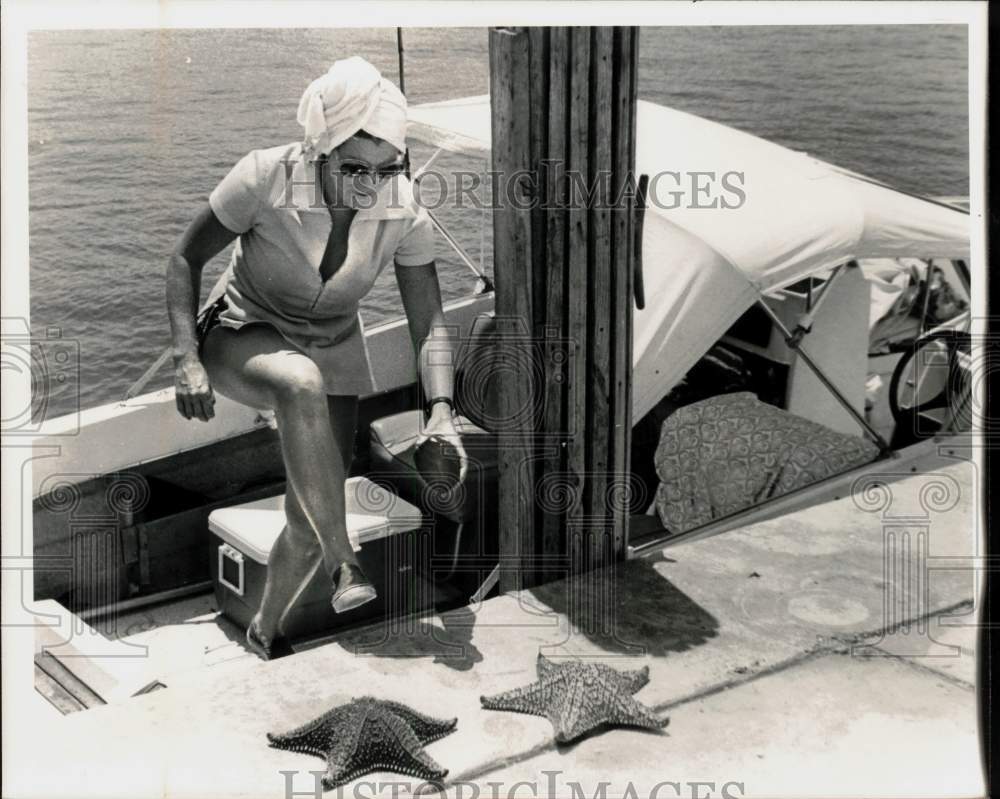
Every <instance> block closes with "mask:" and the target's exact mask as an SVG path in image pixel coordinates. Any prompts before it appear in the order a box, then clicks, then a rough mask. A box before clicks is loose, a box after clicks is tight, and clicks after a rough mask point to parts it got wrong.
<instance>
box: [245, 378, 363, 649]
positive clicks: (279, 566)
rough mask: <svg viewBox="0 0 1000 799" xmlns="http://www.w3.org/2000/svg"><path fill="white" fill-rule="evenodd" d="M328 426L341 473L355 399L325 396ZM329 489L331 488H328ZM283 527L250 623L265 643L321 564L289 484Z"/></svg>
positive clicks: (315, 539) (348, 454)
mask: <svg viewBox="0 0 1000 799" xmlns="http://www.w3.org/2000/svg"><path fill="white" fill-rule="evenodd" d="M327 408H328V410H329V414H330V426H331V428H332V429H333V437H334V440H335V441H336V442H337V446H338V449H339V450H340V452H341V454H342V456H343V459H344V472H345V474H346V473H347V472H348V471H350V466H351V460H352V457H353V450H354V436H355V429H356V426H357V408H358V400H357V397H348V396H343V397H337V396H329V397H327ZM331 490H333V489H331ZM285 516H286V519H287V524H286V525H285V527H284V529H282V531H281V534H280V535H279V536H278V540H277V541H276V542H275V544H274V547H273V548H272V549H271V556H270V559H269V560H268V563H267V581H266V583H265V584H264V596H263V598H262V600H261V603H260V608H259V610H258V612H257V615H256V616H255V617H254V624H255V626H256V628H257V632H258V633H259V634H260V636H261V637H262V638H263V639H264V640H265V641H270V640H272V639H273V638H274V637H275V636H276V635H279V634H280V633H281V632H282V622H283V620H284V617H285V614H287V613H288V610H289V609H290V608H291V606H292V605H293V604H294V603H295V601H296V600H297V599H298V596H299V594H300V593H301V592H302V590H303V589H305V587H306V585H307V584H308V583H309V581H310V580H312V578H313V575H314V574H315V573H316V569H317V568H318V567H319V565H320V564H321V563H322V560H323V558H322V555H323V551H322V548H321V547H320V544H319V536H318V535H317V534H316V532H315V531H314V530H313V529H312V527H311V526H310V524H309V519H308V518H307V517H306V514H305V512H304V511H303V510H302V506H301V504H300V503H299V500H298V498H297V497H296V495H295V491H294V489H293V488H292V485H291V483H289V484H288V487H287V489H286V491H285Z"/></svg>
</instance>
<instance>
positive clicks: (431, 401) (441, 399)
mask: <svg viewBox="0 0 1000 799" xmlns="http://www.w3.org/2000/svg"><path fill="white" fill-rule="evenodd" d="M439 402H444V403H446V404H447V405H448V407H449V408H450V409H451V412H452V413H454V412H455V403H454V402H452V401H451V397H444V396H441V397H432V398H431V399H429V400H427V404H426V405H425V406H424V407H425V408H426V410H427V414H428V415H430V412H431V409H432V408H433V407H434V406H435V405H437V404H438V403H439Z"/></svg>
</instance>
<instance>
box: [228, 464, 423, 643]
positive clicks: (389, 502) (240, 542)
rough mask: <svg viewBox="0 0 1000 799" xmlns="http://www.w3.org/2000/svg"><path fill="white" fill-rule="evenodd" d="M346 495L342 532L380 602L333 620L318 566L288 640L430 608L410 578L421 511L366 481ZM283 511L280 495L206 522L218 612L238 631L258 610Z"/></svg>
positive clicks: (327, 585) (349, 485)
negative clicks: (356, 555)
mask: <svg viewBox="0 0 1000 799" xmlns="http://www.w3.org/2000/svg"><path fill="white" fill-rule="evenodd" d="M344 488H345V500H346V505H347V532H348V535H349V536H350V539H351V543H352V544H353V546H354V550H355V552H357V553H358V562H359V563H360V564H361V567H362V568H363V569H364V571H365V574H367V575H368V578H369V579H370V580H371V581H372V583H373V584H374V585H375V590H376V591H377V592H378V598H377V599H375V600H373V601H371V602H369V603H367V604H365V605H362V606H361V607H359V608H355V609H354V610H351V611H348V612H347V613H334V611H333V608H332V607H331V606H330V596H331V594H332V593H333V586H332V584H331V581H330V577H329V576H328V575H327V573H326V570H325V569H324V568H323V566H322V564H321V565H320V567H319V568H318V569H316V572H315V574H314V575H313V577H312V579H310V580H309V582H308V584H307V585H306V586H305V588H304V589H303V590H302V593H301V594H300V595H299V598H298V599H297V600H296V602H295V604H294V605H293V606H292V608H291V609H290V610H289V611H288V614H287V616H286V617H285V622H284V630H285V634H286V635H287V636H288V637H289V638H293V639H295V638H302V637H305V636H310V635H321V634H323V633H324V632H327V631H333V630H336V629H337V628H339V627H343V626H345V625H349V624H352V623H354V622H358V621H362V620H364V621H373V620H374V617H378V616H383V617H388V616H398V615H405V614H407V613H413V612H416V611H419V610H423V609H425V608H426V607H428V605H429V604H431V603H432V602H433V596H429V595H428V592H427V591H426V590H425V589H424V588H423V587H422V586H423V582H422V581H421V580H419V579H417V578H416V575H415V574H414V569H415V567H419V565H420V561H421V560H422V559H423V557H424V555H425V554H426V552H427V546H426V543H425V542H426V540H427V538H428V537H427V535H426V533H425V531H424V530H423V529H422V519H421V515H420V511H419V510H418V509H417V508H415V507H414V506H413V505H411V504H410V503H409V502H407V501H405V500H403V499H401V498H400V497H398V496H396V495H395V494H393V493H391V492H389V491H387V490H386V489H384V488H383V487H381V486H379V485H377V484H375V483H373V482H372V481H371V480H368V479H367V478H364V477H352V478H350V479H349V480H347V482H346V484H345V487H344ZM284 508H285V497H284V495H283V494H282V495H279V496H275V497H268V498H267V499H260V500H257V501H255V502H248V503H246V504H244V505H235V506H233V507H231V508H219V509H218V510H215V511H212V513H211V514H210V515H209V517H208V527H209V532H210V535H211V539H212V543H211V553H212V558H211V569H212V582H213V584H214V586H215V598H216V600H217V601H218V603H219V610H220V611H222V613H223V614H224V615H225V616H227V617H228V618H230V619H232V620H233V621H234V622H236V623H237V624H239V625H240V626H241V627H246V626H247V625H249V624H250V620H251V619H252V618H253V616H254V614H255V613H256V612H257V608H258V607H259V605H260V601H261V598H262V596H263V593H264V580H265V578H266V576H267V561H268V557H269V556H270V554H271V548H272V547H273V546H274V543H275V541H277V539H278V536H279V535H280V533H281V531H282V529H283V528H284V526H285V510H284ZM305 577H306V575H303V578H305Z"/></svg>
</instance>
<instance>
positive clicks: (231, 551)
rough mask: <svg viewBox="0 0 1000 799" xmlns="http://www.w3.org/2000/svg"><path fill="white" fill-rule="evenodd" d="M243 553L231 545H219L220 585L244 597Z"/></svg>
mask: <svg viewBox="0 0 1000 799" xmlns="http://www.w3.org/2000/svg"><path fill="white" fill-rule="evenodd" d="M243 575H244V569H243V553H242V552H240V551H239V550H238V549H236V548H235V547H232V546H230V545H229V544H220V545H219V584H220V585H224V586H225V587H226V588H228V589H229V590H230V591H232V592H233V593H235V594H236V595H237V596H243Z"/></svg>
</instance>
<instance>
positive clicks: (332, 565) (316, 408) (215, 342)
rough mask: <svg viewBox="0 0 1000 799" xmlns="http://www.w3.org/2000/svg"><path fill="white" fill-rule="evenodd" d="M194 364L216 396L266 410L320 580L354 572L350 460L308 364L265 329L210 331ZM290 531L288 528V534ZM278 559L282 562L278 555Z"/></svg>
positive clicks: (313, 366)
mask: <svg viewBox="0 0 1000 799" xmlns="http://www.w3.org/2000/svg"><path fill="white" fill-rule="evenodd" d="M202 359H203V362H204V364H205V368H206V370H207V371H208V374H209V379H210V380H211V382H212V386H213V388H214V389H215V390H217V391H218V392H219V393H221V394H223V395H225V396H227V397H230V398H232V399H234V400H236V401H237V402H241V403H243V404H246V405H250V406H251V407H255V408H273V409H274V411H275V414H276V416H277V419H278V430H279V433H280V436H281V450H282V455H283V457H284V461H285V472H286V476H287V479H288V484H289V487H290V492H289V493H292V492H294V496H295V497H296V499H297V500H298V503H297V504H298V508H300V509H301V511H302V514H303V516H304V518H305V520H306V521H307V522H308V525H309V527H310V528H311V529H312V530H313V531H315V534H316V535H317V536H318V539H319V545H320V549H321V552H322V558H323V561H324V564H325V566H326V570H327V573H328V574H330V575H332V574H333V571H334V570H335V569H336V568H337V567H338V566H339V565H340V564H341V563H345V562H346V563H351V564H356V563H357V559H356V557H355V555H354V550H353V549H352V547H351V545H350V541H349V540H348V537H347V526H346V513H345V508H344V480H345V478H346V472H347V470H346V467H345V460H346V458H349V457H350V452H349V450H348V452H347V453H344V452H342V451H341V450H342V447H341V445H340V442H338V441H337V440H336V439H335V437H334V433H333V427H332V425H331V419H330V409H329V407H328V400H327V395H326V393H325V389H324V387H323V379H322V375H321V374H320V371H319V368H318V367H317V366H316V364H315V363H314V362H313V361H312V359H311V358H309V357H308V356H307V355H305V354H304V353H302V352H298V351H297V350H295V349H293V348H292V347H291V346H290V345H289V344H288V342H287V341H285V339H284V338H282V336H281V335H280V334H279V333H278V332H277V331H276V330H274V329H273V328H272V327H270V326H268V325H248V326H247V327H245V328H243V329H241V330H238V331H236V330H231V329H227V328H222V327H217V328H215V329H213V330H212V331H211V332H210V333H209V335H208V337H207V339H206V341H205V345H204V348H203V353H202ZM351 440H352V441H353V439H351ZM296 526H297V525H295V524H294V523H293V525H292V527H293V530H294V528H295V527H296ZM289 543H298V539H297V538H296V540H295V541H293V542H289ZM282 550H284V547H282ZM278 559H279V561H282V555H279V556H278ZM289 565H290V566H291V564H289ZM296 565H297V564H296ZM269 571H270V569H269ZM278 571H279V572H282V573H284V572H285V568H284V567H283V566H279V569H278ZM282 611H283V608H282ZM280 612H281V611H279V615H280ZM262 632H264V631H262Z"/></svg>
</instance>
